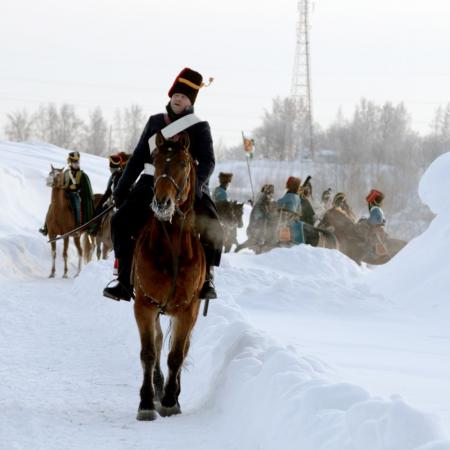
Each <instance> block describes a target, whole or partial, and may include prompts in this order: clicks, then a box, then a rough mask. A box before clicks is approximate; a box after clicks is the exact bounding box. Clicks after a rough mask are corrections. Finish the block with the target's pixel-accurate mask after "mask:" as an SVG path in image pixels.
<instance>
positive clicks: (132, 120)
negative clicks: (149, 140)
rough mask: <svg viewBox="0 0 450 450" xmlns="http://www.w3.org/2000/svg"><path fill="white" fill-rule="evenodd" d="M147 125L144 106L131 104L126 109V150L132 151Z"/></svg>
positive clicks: (124, 123)
mask: <svg viewBox="0 0 450 450" xmlns="http://www.w3.org/2000/svg"><path fill="white" fill-rule="evenodd" d="M144 125H145V117H144V113H143V111H142V107H141V106H139V105H131V106H130V107H129V108H125V111H124V120H123V128H124V143H123V144H124V150H125V151H126V152H132V151H133V150H134V149H135V147H136V145H137V143H138V141H139V138H140V137H141V134H142V130H143V128H144Z"/></svg>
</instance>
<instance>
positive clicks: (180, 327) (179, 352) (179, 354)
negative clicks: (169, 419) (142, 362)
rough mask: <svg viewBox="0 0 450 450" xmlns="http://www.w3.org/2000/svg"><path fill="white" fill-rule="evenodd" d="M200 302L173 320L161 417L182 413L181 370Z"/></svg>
mask: <svg viewBox="0 0 450 450" xmlns="http://www.w3.org/2000/svg"><path fill="white" fill-rule="evenodd" d="M199 307H200V302H199V301H194V302H192V304H191V306H190V308H189V309H187V310H185V311H182V312H179V313H177V315H175V316H174V317H173V318H172V336H171V348H170V351H169V356H168V358H167V365H168V367H169V373H168V377H167V382H166V385H165V387H164V395H163V397H162V399H161V408H160V410H159V414H160V415H161V416H171V415H173V414H179V413H181V409H180V404H179V403H178V397H179V395H180V392H181V383H180V378H181V368H182V366H183V362H184V359H185V358H186V356H187V352H188V350H189V340H190V336H191V332H192V329H193V328H194V325H195V321H196V320H197V315H198V310H199Z"/></svg>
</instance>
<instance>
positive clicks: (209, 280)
mask: <svg viewBox="0 0 450 450" xmlns="http://www.w3.org/2000/svg"><path fill="white" fill-rule="evenodd" d="M200 298H201V299H205V300H212V299H214V298H217V292H216V287H215V286H214V266H206V277H205V283H204V284H203V287H202V290H201V291H200Z"/></svg>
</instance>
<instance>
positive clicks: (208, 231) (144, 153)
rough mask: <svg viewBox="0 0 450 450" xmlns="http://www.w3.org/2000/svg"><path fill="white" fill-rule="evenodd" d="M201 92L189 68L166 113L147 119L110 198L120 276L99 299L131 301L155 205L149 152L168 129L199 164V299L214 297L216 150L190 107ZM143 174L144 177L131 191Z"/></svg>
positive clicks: (218, 241)
mask: <svg viewBox="0 0 450 450" xmlns="http://www.w3.org/2000/svg"><path fill="white" fill-rule="evenodd" d="M202 86H204V84H203V78H202V76H201V75H200V74H199V73H198V72H195V71H194V70H191V69H189V68H186V69H184V70H182V71H181V72H180V74H179V75H178V76H177V77H176V79H175V82H174V83H173V85H172V87H171V88H170V90H169V94H168V95H169V97H170V101H169V103H168V104H167V106H166V110H167V112H166V113H165V114H156V115H153V116H150V118H149V120H148V122H147V125H146V126H145V129H144V131H143V133H142V136H141V138H140V140H139V143H138V144H137V147H136V149H135V150H134V153H133V155H132V156H131V158H130V160H129V161H128V164H127V166H126V168H125V171H124V173H123V175H122V177H121V179H120V181H119V184H118V186H117V187H116V189H115V190H114V192H113V197H114V201H115V203H116V205H117V207H118V208H119V209H118V211H117V212H116V214H115V215H114V216H113V218H112V222H111V227H112V236H113V242H114V252H115V255H116V258H117V259H118V261H119V276H118V279H117V281H118V282H117V284H116V285H115V286H113V287H106V288H105V289H104V291H103V295H105V296H106V297H109V298H112V299H114V300H130V298H131V296H132V293H133V288H132V286H131V268H132V260H133V252H134V242H135V240H136V239H137V237H138V234H139V231H140V230H141V228H142V227H143V225H144V224H145V223H146V222H147V220H148V219H149V217H150V214H151V211H150V204H151V202H152V199H153V184H154V180H153V166H151V163H152V155H151V153H150V148H151V146H152V145H153V143H154V140H155V135H156V133H157V132H158V131H162V133H163V134H164V132H165V131H164V130H167V129H168V128H169V127H171V129H172V130H173V129H174V128H175V129H176V130H177V132H178V133H179V132H181V131H183V130H184V131H186V132H187V134H188V135H189V140H190V148H189V151H190V153H191V155H192V157H193V159H194V160H196V162H197V186H196V198H195V212H196V227H197V229H198V232H199V233H200V240H201V242H202V245H203V249H204V251H205V256H206V263H207V270H206V281H205V284H204V286H203V288H202V290H201V293H200V297H201V298H207V299H212V298H216V297H217V294H216V290H215V287H214V283H213V266H218V265H219V263H220V258H221V253H222V238H223V231H222V227H221V225H220V222H219V219H218V217H217V212H216V208H215V205H214V202H213V201H212V200H211V198H210V197H209V188H208V182H209V178H210V176H211V174H212V172H213V170H214V166H215V158H214V149H213V142H212V137H211V131H210V127H209V124H208V122H206V121H199V120H198V118H197V117H196V116H195V115H194V114H193V112H194V108H193V105H194V103H195V99H196V98H197V94H198V91H199V89H200V88H201V87H202ZM167 133H168V131H167ZM172 136H173V135H172ZM142 171H144V173H143V174H142V176H141V177H140V178H139V181H138V182H137V183H136V185H135V186H133V184H134V182H135V181H136V179H137V178H138V176H139V174H140V173H141V172H142Z"/></svg>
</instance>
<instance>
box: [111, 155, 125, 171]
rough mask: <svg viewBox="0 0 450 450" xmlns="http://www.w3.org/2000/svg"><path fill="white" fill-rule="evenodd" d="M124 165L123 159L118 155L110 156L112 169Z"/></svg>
mask: <svg viewBox="0 0 450 450" xmlns="http://www.w3.org/2000/svg"><path fill="white" fill-rule="evenodd" d="M121 163H122V158H121V157H120V155H119V154H118V153H115V154H114V155H109V167H110V168H111V169H114V168H117V167H120V166H121Z"/></svg>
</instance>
